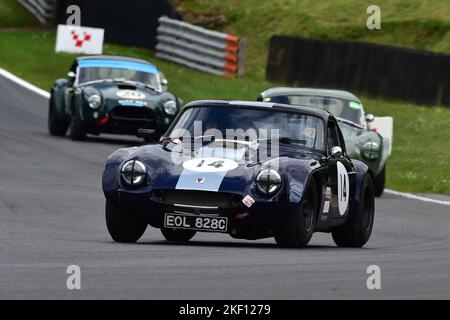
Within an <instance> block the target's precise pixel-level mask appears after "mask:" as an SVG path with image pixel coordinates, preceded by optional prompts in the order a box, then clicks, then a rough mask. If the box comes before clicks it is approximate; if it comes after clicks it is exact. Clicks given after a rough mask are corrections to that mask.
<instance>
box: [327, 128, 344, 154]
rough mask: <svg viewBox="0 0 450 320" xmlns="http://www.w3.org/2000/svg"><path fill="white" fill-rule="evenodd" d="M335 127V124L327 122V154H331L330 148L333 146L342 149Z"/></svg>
mask: <svg viewBox="0 0 450 320" xmlns="http://www.w3.org/2000/svg"><path fill="white" fill-rule="evenodd" d="M336 126H337V125H336V123H334V122H332V121H330V122H328V153H331V148H333V147H335V146H340V147H341V148H342V146H341V143H340V142H339V134H338V131H337V128H336Z"/></svg>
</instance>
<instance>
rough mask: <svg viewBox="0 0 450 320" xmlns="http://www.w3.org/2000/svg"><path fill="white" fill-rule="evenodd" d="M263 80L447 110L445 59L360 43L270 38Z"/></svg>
mask: <svg viewBox="0 0 450 320" xmlns="http://www.w3.org/2000/svg"><path fill="white" fill-rule="evenodd" d="M266 77H267V80H269V81H273V82H281V83H287V84H290V85H296V86H313V87H327V88H335V89H345V90H349V91H353V92H355V93H362V94H368V95H371V96H374V97H381V98H388V99H394V100H403V101H406V102H411V103H416V104H425V105H444V106H450V56H448V55H443V54H437V53H432V52H427V51H419V50H412V49H406V48H398V47H393V46H382V45H375V44H369V43H360V42H342V41H329V40H314V39H305V38H298V37H289V36H274V37H272V38H271V41H270V52H269V57H268V63H267V70H266Z"/></svg>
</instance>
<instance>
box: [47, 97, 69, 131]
mask: <svg viewBox="0 0 450 320" xmlns="http://www.w3.org/2000/svg"><path fill="white" fill-rule="evenodd" d="M47 123H48V131H49V132H50V134H51V135H52V136H65V135H66V133H67V128H68V127H69V122H68V121H65V120H61V119H59V117H58V114H57V113H56V106H55V101H54V99H53V96H52V97H51V98H50V102H49V104H48V118H47Z"/></svg>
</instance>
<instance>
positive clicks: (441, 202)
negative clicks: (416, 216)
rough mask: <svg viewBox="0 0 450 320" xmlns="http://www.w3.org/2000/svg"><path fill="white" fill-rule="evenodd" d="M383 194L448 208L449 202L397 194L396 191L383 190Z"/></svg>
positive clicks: (401, 193)
mask: <svg viewBox="0 0 450 320" xmlns="http://www.w3.org/2000/svg"><path fill="white" fill-rule="evenodd" d="M384 192H386V193H389V194H393V195H396V196H400V197H404V198H408V199H413V200H419V201H423V202H431V203H436V204H442V205H444V206H450V201H444V200H437V199H431V198H426V197H421V196H417V195H415V194H411V193H406V192H398V191H395V190H390V189H386V190H384Z"/></svg>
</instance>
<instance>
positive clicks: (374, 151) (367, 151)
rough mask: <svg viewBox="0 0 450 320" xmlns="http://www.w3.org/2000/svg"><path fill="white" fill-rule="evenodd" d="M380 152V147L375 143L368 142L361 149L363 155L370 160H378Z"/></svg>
mask: <svg viewBox="0 0 450 320" xmlns="http://www.w3.org/2000/svg"><path fill="white" fill-rule="evenodd" d="M379 152H380V145H379V144H378V143H376V142H373V141H369V142H366V143H365V144H364V145H363V146H362V147H361V155H362V156H363V157H364V158H366V159H368V160H375V159H377V158H378V154H379Z"/></svg>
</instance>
